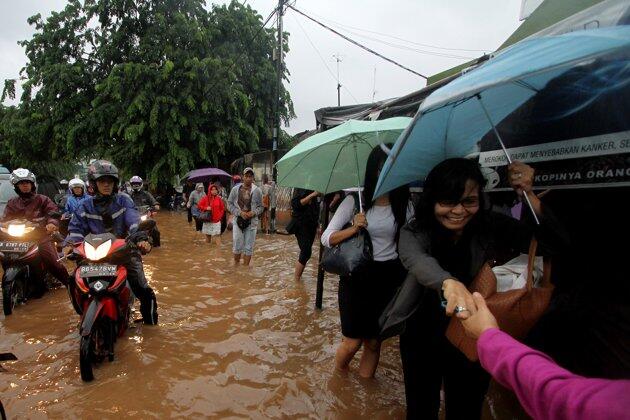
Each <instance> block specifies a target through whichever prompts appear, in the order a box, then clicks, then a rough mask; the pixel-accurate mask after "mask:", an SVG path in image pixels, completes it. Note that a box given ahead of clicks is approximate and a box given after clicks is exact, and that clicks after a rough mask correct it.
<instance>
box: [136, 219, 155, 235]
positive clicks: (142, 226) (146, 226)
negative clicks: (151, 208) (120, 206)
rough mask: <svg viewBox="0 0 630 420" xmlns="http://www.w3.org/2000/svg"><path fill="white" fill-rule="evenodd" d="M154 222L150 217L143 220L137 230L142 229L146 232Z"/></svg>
mask: <svg viewBox="0 0 630 420" xmlns="http://www.w3.org/2000/svg"><path fill="white" fill-rule="evenodd" d="M155 224H156V223H155V220H152V219H147V220H143V221H141V222H140V224H139V225H138V230H143V231H145V232H148V231H150V230H151V229H153V228H154V227H155Z"/></svg>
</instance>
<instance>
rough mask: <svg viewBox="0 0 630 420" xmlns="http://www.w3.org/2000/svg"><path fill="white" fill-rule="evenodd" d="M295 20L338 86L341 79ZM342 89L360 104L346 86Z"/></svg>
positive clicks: (297, 21)
mask: <svg viewBox="0 0 630 420" xmlns="http://www.w3.org/2000/svg"><path fill="white" fill-rule="evenodd" d="M291 17H292V18H293V20H294V21H295V22H296V23H297V24H298V26H299V27H300V28H301V29H302V32H304V35H305V36H306V39H308V42H309V43H310V44H311V46H312V47H313V49H314V50H315V52H316V53H317V55H318V56H319V59H320V60H321V61H322V63H323V64H324V67H326V70H328V73H329V74H330V76H331V77H332V78H333V80H334V81H335V82H337V84H339V79H337V77H336V76H335V74H334V73H333V71H332V70H331V69H330V67H328V64H327V63H326V60H324V57H323V56H322V54H321V53H320V52H319V50H318V49H317V47H316V46H315V44H314V43H313V41H312V40H311V37H310V36H308V33H307V32H306V29H304V27H303V26H302V24H301V23H300V21H299V20H297V19H296V18H295V16H291ZM341 87H343V88H344V89H346V91H347V92H348V93H349V94H350V96H351V97H352V99H354V102H355V103H357V104H358V103H359V101H358V100H357V98H355V97H354V95H353V94H352V92H350V90H349V89H348V88H347V87H345V85H342V86H341Z"/></svg>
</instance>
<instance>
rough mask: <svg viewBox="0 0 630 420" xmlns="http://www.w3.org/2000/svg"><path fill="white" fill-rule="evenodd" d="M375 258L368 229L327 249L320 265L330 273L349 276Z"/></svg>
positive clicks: (356, 208) (355, 201)
mask: <svg viewBox="0 0 630 420" xmlns="http://www.w3.org/2000/svg"><path fill="white" fill-rule="evenodd" d="M353 197H354V206H355V214H356V213H357V212H358V200H357V197H355V196H354V195H353ZM347 226H349V224H348V225H346V227H347ZM344 228H345V227H344ZM373 256H374V254H373V249H372V240H371V239H370V234H369V233H368V231H367V230H366V229H361V230H360V231H359V232H358V233H357V234H356V235H354V236H351V237H350V238H348V239H346V240H345V241H343V242H340V243H338V244H337V245H335V246H333V247H331V248H326V249H325V250H324V253H323V255H322V261H321V263H320V265H321V267H322V269H323V270H324V271H326V272H328V273H331V274H338V275H340V276H349V275H351V274H352V273H353V272H355V271H356V270H357V269H358V268H360V267H362V266H364V265H365V264H367V263H368V262H370V261H372V259H373Z"/></svg>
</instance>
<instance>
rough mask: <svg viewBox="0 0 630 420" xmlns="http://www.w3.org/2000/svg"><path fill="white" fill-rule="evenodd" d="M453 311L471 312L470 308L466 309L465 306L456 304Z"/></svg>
mask: <svg viewBox="0 0 630 420" xmlns="http://www.w3.org/2000/svg"><path fill="white" fill-rule="evenodd" d="M453 312H455V313H456V314H458V313H460V312H470V310H469V309H466V307H465V306H456V307H455V309H454V310H453Z"/></svg>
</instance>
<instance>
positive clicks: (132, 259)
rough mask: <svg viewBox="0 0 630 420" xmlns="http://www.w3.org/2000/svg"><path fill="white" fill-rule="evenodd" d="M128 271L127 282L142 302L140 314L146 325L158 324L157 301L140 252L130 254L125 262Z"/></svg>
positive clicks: (135, 251)
mask: <svg viewBox="0 0 630 420" xmlns="http://www.w3.org/2000/svg"><path fill="white" fill-rule="evenodd" d="M124 266H125V268H126V269H127V280H128V281H129V286H131V290H132V291H133V294H134V295H135V296H136V297H137V298H138V300H139V301H140V312H141V313H142V318H143V319H144V321H145V323H152V324H156V323H157V300H156V298H155V293H154V292H153V289H152V288H151V287H150V286H149V283H148V282H147V278H146V276H145V275H144V267H143V266H142V256H141V255H140V251H138V250H134V251H131V252H130V254H129V258H128V259H127V260H126V261H125V262H124Z"/></svg>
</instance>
